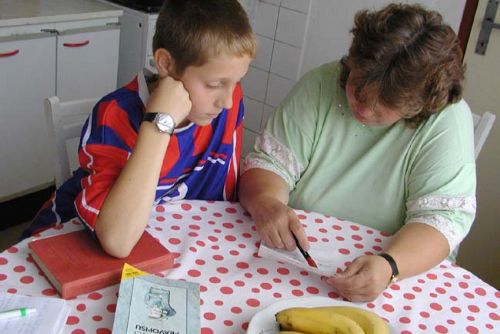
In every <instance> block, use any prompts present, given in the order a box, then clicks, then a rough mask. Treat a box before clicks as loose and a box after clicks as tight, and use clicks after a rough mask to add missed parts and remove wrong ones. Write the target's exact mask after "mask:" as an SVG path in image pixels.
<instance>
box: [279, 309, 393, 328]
mask: <svg viewBox="0 0 500 334" xmlns="http://www.w3.org/2000/svg"><path fill="white" fill-rule="evenodd" d="M284 311H289V312H287V314H288V316H297V314H300V315H303V316H307V317H309V318H311V319H317V320H318V321H321V322H324V321H325V319H329V318H331V317H332V316H333V315H342V316H345V317H347V318H349V319H351V320H353V321H354V322H355V323H356V324H357V325H359V327H361V328H362V330H363V332H364V333H366V334H389V326H388V325H387V323H386V322H385V321H384V319H382V318H381V317H379V316H378V315H377V314H375V313H373V312H371V311H368V310H364V309H361V308H358V307H350V306H325V307H311V308H305V307H304V308H300V307H297V308H291V309H287V310H283V311H281V312H284ZM281 312H280V313H281ZM278 314H279V313H278Z"/></svg>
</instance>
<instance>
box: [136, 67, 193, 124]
mask: <svg viewBox="0 0 500 334" xmlns="http://www.w3.org/2000/svg"><path fill="white" fill-rule="evenodd" d="M191 107H192V103H191V100H190V98H189V93H188V91H187V90H186V88H184V85H183V83H182V82H181V81H179V80H175V79H174V78H172V77H171V76H167V77H165V78H161V79H159V80H158V85H157V86H156V88H155V89H154V90H153V93H152V94H151V96H150V97H149V101H148V104H147V106H146V112H159V113H165V114H169V115H170V116H172V117H173V118H174V120H175V124H177V125H179V124H180V123H181V122H182V121H184V120H185V119H186V118H187V116H188V114H189V112H190V111H191Z"/></svg>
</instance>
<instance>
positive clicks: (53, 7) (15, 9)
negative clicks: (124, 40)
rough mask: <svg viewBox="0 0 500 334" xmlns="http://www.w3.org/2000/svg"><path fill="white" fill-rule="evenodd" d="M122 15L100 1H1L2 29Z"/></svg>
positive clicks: (117, 10) (115, 8)
mask: <svg viewBox="0 0 500 334" xmlns="http://www.w3.org/2000/svg"><path fill="white" fill-rule="evenodd" d="M122 13H123V11H122V10H120V9H117V7H115V6H112V5H108V4H105V3H102V2H99V1H97V0H22V1H19V0H1V1H0V28H1V27H9V26H19V25H32V24H43V23H53V22H64V21H73V20H90V19H100V18H107V17H117V16H121V15H122Z"/></svg>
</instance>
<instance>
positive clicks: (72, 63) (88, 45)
mask: <svg viewBox="0 0 500 334" xmlns="http://www.w3.org/2000/svg"><path fill="white" fill-rule="evenodd" d="M117 21H118V18H117V17H116V18H112V19H110V20H102V19H100V20H82V21H70V22H69V21H68V22H58V23H54V24H43V25H38V26H37V25H27V26H25V27H24V29H23V28H22V27H21V28H20V27H16V30H15V33H13V29H12V28H9V27H7V28H2V29H0V36H3V37H0V101H1V103H0V154H1V158H0V161H1V162H0V202H1V201H4V200H7V199H10V198H13V197H17V196H19V195H22V194H25V193H29V192H31V191H35V190H38V189H40V188H42V187H46V186H48V185H50V184H52V183H53V180H54V172H53V170H52V157H51V156H50V152H51V150H50V149H49V144H48V136H47V127H46V121H45V116H44V112H43V99H44V98H46V97H49V96H53V95H58V96H59V97H60V98H61V100H71V99H78V98H88V97H100V96H104V95H105V94H107V93H109V92H111V91H113V90H115V89H116V82H117V72H118V50H119V38H120V37H119V35H120V29H119V26H118V25H117ZM40 30H43V31H46V32H42V33H40ZM34 31H38V33H33V32H34Z"/></svg>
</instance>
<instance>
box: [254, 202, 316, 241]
mask: <svg viewBox="0 0 500 334" xmlns="http://www.w3.org/2000/svg"><path fill="white" fill-rule="evenodd" d="M255 207H256V208H258V209H256V210H253V212H252V218H253V220H254V221H255V227H256V228H257V232H258V233H259V235H260V237H261V238H262V240H263V241H264V243H265V244H266V245H267V246H269V247H274V248H286V249H288V250H294V249H295V245H296V244H295V240H294V239H293V236H292V233H293V234H294V235H295V236H296V237H297V240H298V241H299V243H300V245H301V246H302V248H304V249H306V250H307V249H309V242H308V241H307V236H306V234H305V231H304V227H303V226H302V224H301V223H300V221H299V219H298V218H297V215H296V214H295V212H294V211H293V210H292V209H291V208H289V207H288V206H287V205H285V204H284V203H283V202H281V201H279V200H277V199H275V198H272V197H263V198H260V199H259V203H258V205H255Z"/></svg>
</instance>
